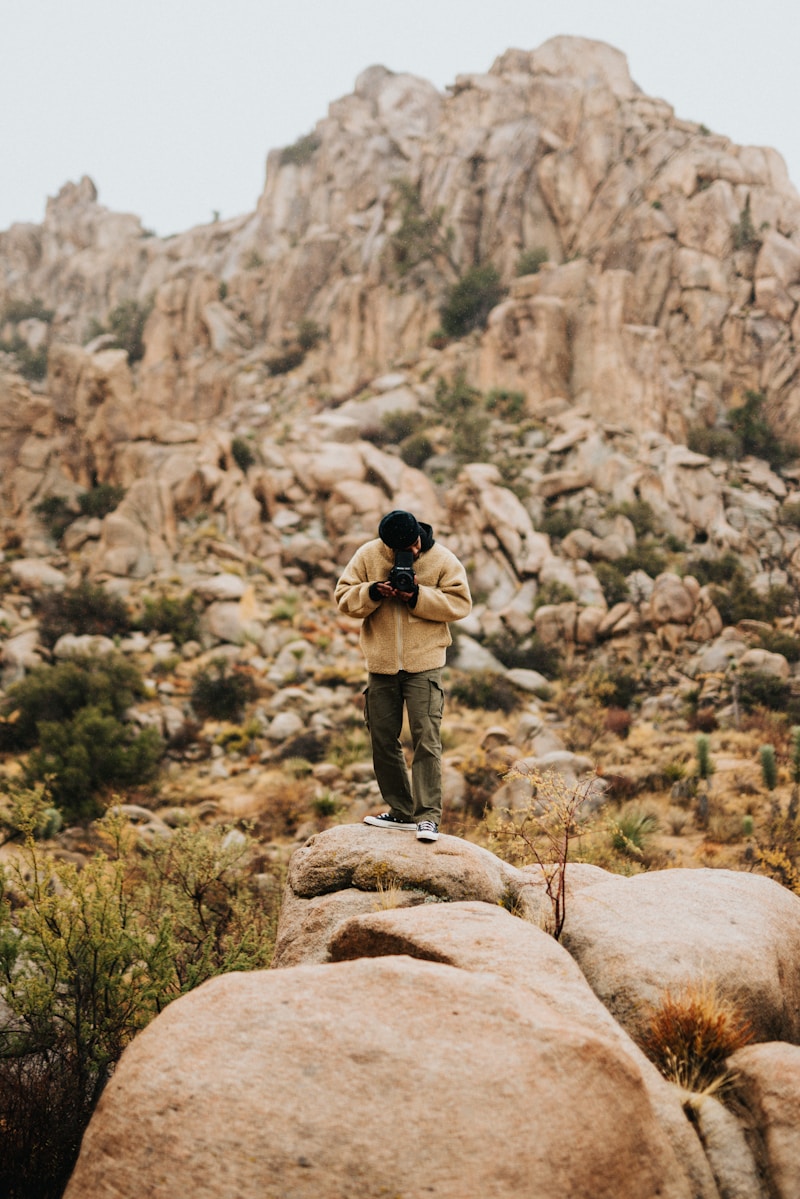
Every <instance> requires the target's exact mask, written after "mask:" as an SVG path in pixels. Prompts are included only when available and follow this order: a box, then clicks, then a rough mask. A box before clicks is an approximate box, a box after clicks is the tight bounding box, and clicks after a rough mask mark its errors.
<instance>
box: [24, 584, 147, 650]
mask: <svg viewBox="0 0 800 1199" xmlns="http://www.w3.org/2000/svg"><path fill="white" fill-rule="evenodd" d="M37 615H38V618H39V636H40V638H41V640H42V641H43V643H44V644H45V645H47V646H49V647H51V648H52V646H54V645H55V643H56V642H57V641H58V639H59V637H63V636H64V634H65V633H74V634H76V635H78V636H80V635H82V634H85V633H90V634H92V635H93V636H100V637H117V636H123V635H124V634H125V633H127V632H128V631H129V629H130V627H131V619H130V615H129V613H128V608H127V605H126V604H125V601H124V600H123V599H121V598H120V597H119V596H118V595H112V594H110V593H109V592H108V591H106V590H104V588H102V587H100V586H99V585H97V584H94V583H90V582H88V580H86V579H84V580H82V581H81V582H80V583H77V584H76V585H75V586H74V587H65V588H64V590H63V591H53V592H50V593H49V594H47V595H45V596H44V598H43V599H42V600H41V601H40V602H39V604H38V605H37Z"/></svg>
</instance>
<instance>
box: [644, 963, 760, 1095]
mask: <svg viewBox="0 0 800 1199" xmlns="http://www.w3.org/2000/svg"><path fill="white" fill-rule="evenodd" d="M752 1038H753V1032H752V1029H751V1027H750V1025H749V1023H748V1021H747V1020H746V1019H745V1017H744V1016H743V1015H742V1013H741V1012H740V1011H739V1009H738V1008H737V1007H736V1006H735V1005H734V1004H733V1003H732V1002H730V1000H728V999H725V998H723V997H721V996H719V995H718V994H717V991H716V988H715V987H714V985H713V983H710V982H705V981H699V982H694V981H692V982H687V983H686V984H685V985H684V986H682V987H680V988H677V989H674V990H673V989H669V990H667V991H666V992H665V993H664V996H663V998H662V1000H661V1002H660V1003H659V1004H658V1005H656V1006H654V1007H653V1008H652V1009H651V1010H650V1013H649V1019H648V1024H647V1028H646V1030H645V1032H644V1035H643V1037H642V1048H643V1049H644V1051H645V1053H646V1054H647V1056H648V1057H649V1058H650V1060H651V1061H652V1062H654V1063H655V1065H656V1066H657V1067H658V1069H659V1070H660V1071H661V1073H662V1074H663V1075H664V1077H665V1078H668V1079H669V1080H670V1081H671V1082H674V1083H676V1084H677V1085H678V1086H679V1087H681V1088H683V1089H684V1090H686V1091H691V1092H698V1091H704V1090H707V1089H709V1088H712V1087H715V1086H717V1087H718V1086H719V1085H720V1083H722V1082H724V1080H725V1062H726V1059H727V1058H729V1057H730V1055H731V1054H732V1053H735V1052H736V1050H737V1049H741V1048H743V1047H744V1046H745V1045H747V1044H748V1043H749V1042H750V1041H751V1040H752Z"/></svg>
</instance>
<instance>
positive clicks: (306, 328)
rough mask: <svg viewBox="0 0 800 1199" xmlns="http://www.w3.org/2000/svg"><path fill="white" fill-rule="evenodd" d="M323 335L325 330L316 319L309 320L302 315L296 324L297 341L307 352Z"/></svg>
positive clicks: (317, 343)
mask: <svg viewBox="0 0 800 1199" xmlns="http://www.w3.org/2000/svg"><path fill="white" fill-rule="evenodd" d="M324 336H325V331H324V329H323V328H322V326H321V325H318V324H317V322H316V321H312V320H310V319H309V318H308V317H303V319H302V320H301V321H299V322H298V325H297V342H298V345H299V346H301V348H302V349H304V350H305V351H306V353H308V352H309V350H313V349H314V346H316V345H319V343H320V342H321V341H322V339H323V337H324Z"/></svg>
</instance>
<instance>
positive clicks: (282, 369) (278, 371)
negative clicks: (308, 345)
mask: <svg viewBox="0 0 800 1199" xmlns="http://www.w3.org/2000/svg"><path fill="white" fill-rule="evenodd" d="M305 356H306V352H305V350H304V349H303V347H302V346H301V345H300V344H299V342H295V343H294V344H293V345H288V346H284V348H283V349H282V350H279V351H278V352H277V353H276V354H272V355H270V357H269V358H268V359H267V370H268V371H269V373H270V374H271V375H287V374H288V373H289V371H293V370H294V368H295V367H296V366H299V365H300V363H301V362H302V361H303V359H304V358H305Z"/></svg>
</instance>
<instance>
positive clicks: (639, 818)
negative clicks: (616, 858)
mask: <svg viewBox="0 0 800 1199" xmlns="http://www.w3.org/2000/svg"><path fill="white" fill-rule="evenodd" d="M610 832H611V846H612V848H613V849H614V850H616V852H617V853H621V854H624V855H625V856H626V857H632V858H641V857H643V856H644V854H645V853H646V852H647V849H648V848H649V845H650V842H651V841H652V838H653V836H654V834H655V833H657V832H658V816H657V815H656V814H655V812H648V811H643V810H642V809H640V808H628V809H627V810H626V811H624V812H620V813H619V814H618V815H617V816H616V817H614V818H613V819H612V820H611V821H610Z"/></svg>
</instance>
